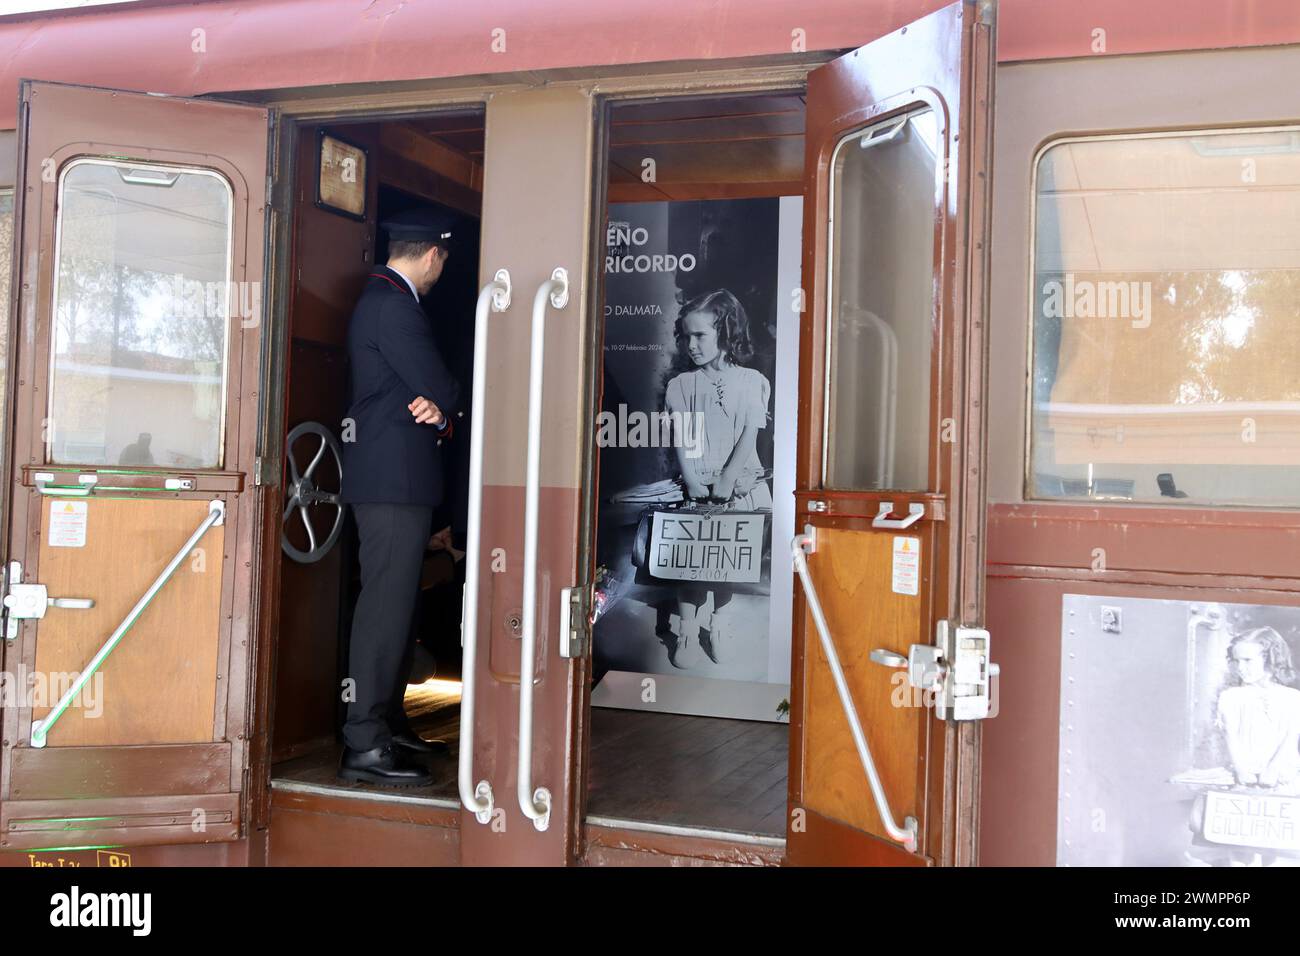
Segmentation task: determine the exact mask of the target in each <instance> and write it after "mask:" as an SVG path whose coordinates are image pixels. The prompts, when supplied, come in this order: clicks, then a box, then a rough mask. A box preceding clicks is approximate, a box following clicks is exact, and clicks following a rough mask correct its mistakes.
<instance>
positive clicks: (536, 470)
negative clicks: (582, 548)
mask: <svg viewBox="0 0 1300 956" xmlns="http://www.w3.org/2000/svg"><path fill="white" fill-rule="evenodd" d="M548 302H549V303H550V304H551V306H553V307H554V308H556V309H562V308H564V307H565V306H566V305H568V304H569V275H568V273H567V272H566V271H565V270H564V269H562V268H559V269H556V270H555V271H554V272H552V273H551V277H550V278H549V279H547V280H546V281H545V282H543V283H542V284H541V285H540V286H538V288H537V294H536V295H535V296H533V328H532V344H531V347H530V353H529V358H528V470H527V472H526V477H525V479H524V612H523V640H522V641H520V647H519V766H518V773H517V774H516V776H515V786H516V789H517V794H516V796H517V797H518V798H519V809H520V810H522V811H523V814H524V816H526V817H528V819H530V820H532V821H533V826H534V827H536V828H537V829H538V830H545V829H546V828H547V827H549V826H550V824H551V791H550V790H548V789H547V788H546V787H538V788H536V789H533V663H534V661H535V659H536V654H537V510H538V497H539V494H540V490H541V457H542V434H541V433H542V371H543V363H544V359H545V352H546V305H547V303H548Z"/></svg>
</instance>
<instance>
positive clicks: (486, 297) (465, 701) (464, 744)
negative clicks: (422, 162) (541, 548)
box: [456, 269, 510, 823]
mask: <svg viewBox="0 0 1300 956" xmlns="http://www.w3.org/2000/svg"><path fill="white" fill-rule="evenodd" d="M508 308H510V273H509V272H507V271H506V270H505V269H498V270H497V273H496V275H495V276H493V277H492V281H491V282H489V283H488V284H487V285H485V286H484V287H483V290H482V291H481V292H479V294H478V304H477V305H476V307H475V309H474V390H473V394H472V396H471V399H470V401H471V404H470V416H471V417H470V425H469V503H468V504H469V507H468V512H469V514H468V515H467V528H466V533H465V537H466V541H465V593H464V596H463V598H462V601H461V612H460V642H461V646H462V647H463V649H464V652H463V655H462V663H461V673H462V674H463V675H464V676H463V677H462V678H461V697H460V754H459V757H458V762H457V767H456V787H457V789H458V790H459V791H460V802H461V803H462V804H464V806H465V809H466V810H468V811H470V812H471V813H472V814H474V818H475V819H476V820H478V822H479V823H488V822H489V821H490V820H491V819H492V809H493V800H492V784H490V783H488V781H487V780H480V781H479V782H478V783H477V784H475V783H474V674H475V670H474V667H475V659H476V658H477V656H478V655H477V651H478V572H479V562H480V555H481V553H482V547H481V541H480V535H479V529H480V527H481V525H482V518H483V418H484V413H485V411H486V409H484V407H483V402H484V393H485V392H486V390H487V339H488V313H489V309H490V311H492V312H504V311H505V310H506V309H508Z"/></svg>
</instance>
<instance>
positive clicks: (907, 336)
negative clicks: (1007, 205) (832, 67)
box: [823, 109, 939, 491]
mask: <svg viewBox="0 0 1300 956" xmlns="http://www.w3.org/2000/svg"><path fill="white" fill-rule="evenodd" d="M938 139H939V137H938V129H937V125H936V122H935V114H934V113H933V111H931V110H929V109H924V110H921V111H918V112H913V113H911V114H910V115H905V116H902V117H892V118H890V119H887V120H884V121H883V122H881V123H878V124H876V125H874V126H871V127H868V128H867V129H864V130H859V131H858V132H856V133H853V134H851V135H850V136H848V137H846V138H845V139H844V140H842V141H841V142H840V143H839V145H838V146H837V147H836V149H835V154H834V157H833V159H832V161H831V173H830V175H831V252H830V260H831V261H830V271H829V277H828V283H827V301H828V302H829V304H830V316H829V352H828V355H827V369H826V371H827V387H826V434H825V462H824V475H825V477H824V480H823V486H824V487H827V488H840V489H852V490H877V489H886V488H889V489H899V490H916V491H921V490H927V489H928V487H929V464H930V441H929V435H930V345H931V335H932V334H933V314H934V229H935V177H936V171H937V168H938V162H939V161H938V159H937V157H936V151H937V143H938Z"/></svg>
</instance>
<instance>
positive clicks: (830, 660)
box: [790, 526, 918, 853]
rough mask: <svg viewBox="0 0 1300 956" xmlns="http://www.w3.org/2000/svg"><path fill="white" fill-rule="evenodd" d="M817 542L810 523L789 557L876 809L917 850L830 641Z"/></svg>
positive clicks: (913, 827)
mask: <svg viewBox="0 0 1300 956" xmlns="http://www.w3.org/2000/svg"><path fill="white" fill-rule="evenodd" d="M815 544H816V539H815V537H814V536H813V534H812V527H811V526H808V527H807V530H806V531H805V532H804V533H803V534H797V535H795V536H794V539H793V540H792V541H791V542H790V556H791V558H792V559H793V561H794V569H795V571H796V572H797V573H798V575H799V580H800V581H801V582H802V583H803V591H804V596H805V597H806V598H807V599H808V610H809V612H810V613H811V614H812V619H813V623H814V624H815V625H816V626H817V636H818V637H819V638H821V644H822V651H823V653H825V655H826V663H827V664H829V665H830V669H831V676H832V677H833V678H834V679H835V690H836V691H837V692H838V693H839V697H840V705H841V706H842V707H843V708H844V716H845V717H846V718H847V719H848V722H849V730H850V731H851V732H852V734H853V743H854V745H855V746H856V747H857V750H858V759H859V760H860V761H861V762H862V769H863V770H864V771H866V774H867V782H868V783H869V784H870V785H871V796H872V799H874V800H875V802H876V812H877V813H878V814H880V819H881V822H882V823H884V825H885V832H886V833H887V834H889V837H890V839H891V840H894V841H895V842H896V843H901V844H902V845H903V848H904V849H906V850H908V851H910V852H913V853H914V852H916V834H917V829H918V825H917V822H916V817H905V818H904V820H903V825H902V826H901V827H900V826H899V825H898V824H896V823H895V822H894V811H893V810H891V809H890V807H889V798H888V797H887V796H885V787H884V784H882V783H881V782H880V774H879V772H878V771H877V770H876V762H875V760H873V759H872V757H871V747H870V746H868V744H867V738H866V735H865V734H863V732H862V721H860V720H859V719H858V709H857V707H855V706H854V704H853V695H852V694H851V693H850V692H849V685H848V682H847V681H846V680H845V679H844V669H843V668H842V667H840V657H839V654H837V653H836V652H835V643H834V642H833V641H832V640H831V634H830V629H829V628H828V627H827V625H826V615H825V614H823V613H822V605H821V601H819V600H818V599H817V589H816V588H815V587H813V583H812V578H811V577H810V576H809V574H808V559H807V556H806V555H807V553H810V552H812V551H813V550H815Z"/></svg>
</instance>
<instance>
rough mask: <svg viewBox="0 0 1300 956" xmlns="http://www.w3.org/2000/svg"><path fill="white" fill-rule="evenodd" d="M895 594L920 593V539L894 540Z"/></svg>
mask: <svg viewBox="0 0 1300 956" xmlns="http://www.w3.org/2000/svg"><path fill="white" fill-rule="evenodd" d="M893 588H894V593H895V594H919V593H921V539H920V538H895V539H894V574H893Z"/></svg>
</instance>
